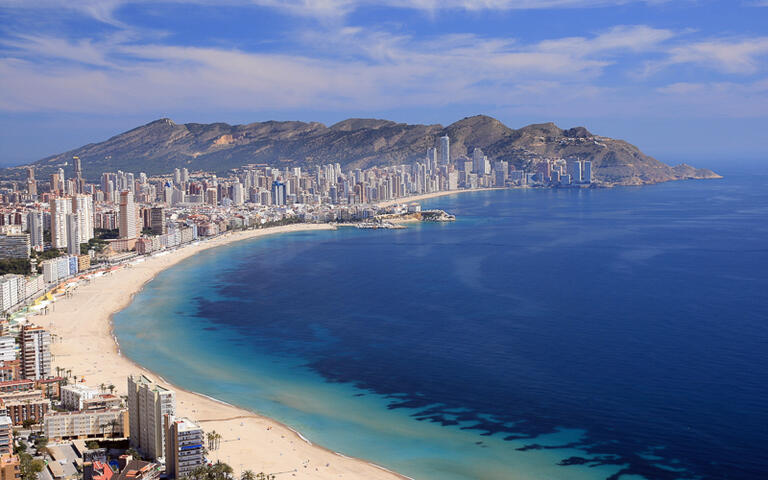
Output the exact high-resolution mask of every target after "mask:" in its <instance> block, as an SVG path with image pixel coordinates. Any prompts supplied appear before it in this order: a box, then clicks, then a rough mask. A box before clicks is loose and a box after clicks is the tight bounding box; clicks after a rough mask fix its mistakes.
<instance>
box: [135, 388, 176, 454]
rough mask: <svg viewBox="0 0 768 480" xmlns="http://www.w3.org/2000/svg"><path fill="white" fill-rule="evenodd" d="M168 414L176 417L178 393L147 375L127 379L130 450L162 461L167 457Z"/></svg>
mask: <svg viewBox="0 0 768 480" xmlns="http://www.w3.org/2000/svg"><path fill="white" fill-rule="evenodd" d="M166 415H170V416H174V415H176V394H175V393H174V392H173V391H172V390H168V389H166V388H163V387H161V386H160V385H158V384H156V383H154V382H152V380H150V379H149V378H147V377H145V376H144V375H142V376H140V377H134V376H133V375H131V376H130V377H128V418H129V419H130V428H129V429H128V430H129V431H130V435H131V442H130V443H131V447H133V448H135V449H137V450H139V451H140V452H142V453H143V454H144V456H145V457H149V458H152V459H156V458H162V457H163V456H164V454H165V428H164V425H163V421H164V419H165V416H166Z"/></svg>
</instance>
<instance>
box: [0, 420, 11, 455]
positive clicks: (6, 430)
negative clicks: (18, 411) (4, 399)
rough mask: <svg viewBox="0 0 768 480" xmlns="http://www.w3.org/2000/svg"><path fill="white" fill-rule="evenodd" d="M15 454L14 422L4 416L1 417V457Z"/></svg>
mask: <svg viewBox="0 0 768 480" xmlns="http://www.w3.org/2000/svg"><path fill="white" fill-rule="evenodd" d="M8 453H13V420H11V417H9V416H7V415H4V416H2V417H0V455H5V454H8Z"/></svg>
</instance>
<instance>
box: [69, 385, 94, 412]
mask: <svg viewBox="0 0 768 480" xmlns="http://www.w3.org/2000/svg"><path fill="white" fill-rule="evenodd" d="M98 394H99V391H98V390H96V389H95V388H93V387H88V386H86V385H78V384H74V385H67V386H65V387H62V388H61V406H62V407H64V408H66V409H67V410H83V408H84V404H85V401H86V400H90V399H92V398H94V397H96V396H97V395H98Z"/></svg>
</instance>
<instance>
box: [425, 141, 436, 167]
mask: <svg viewBox="0 0 768 480" xmlns="http://www.w3.org/2000/svg"><path fill="white" fill-rule="evenodd" d="M436 169H437V148H435V147H431V148H429V149H427V170H429V171H434V170H436Z"/></svg>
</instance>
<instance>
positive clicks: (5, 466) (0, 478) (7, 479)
mask: <svg viewBox="0 0 768 480" xmlns="http://www.w3.org/2000/svg"><path fill="white" fill-rule="evenodd" d="M19 478H21V470H20V462H19V457H18V456H16V455H13V454H11V453H5V454H3V455H0V480H19Z"/></svg>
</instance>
